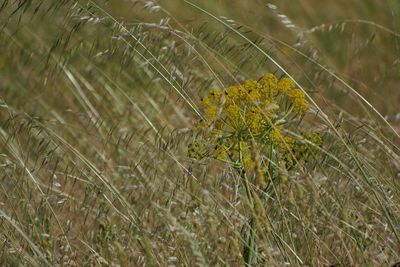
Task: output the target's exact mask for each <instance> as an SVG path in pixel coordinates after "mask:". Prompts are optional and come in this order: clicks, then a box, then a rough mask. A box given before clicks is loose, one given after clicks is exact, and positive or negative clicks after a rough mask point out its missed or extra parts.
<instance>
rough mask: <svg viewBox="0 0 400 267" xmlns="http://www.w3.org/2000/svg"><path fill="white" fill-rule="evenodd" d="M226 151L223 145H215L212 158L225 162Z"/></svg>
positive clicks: (226, 148)
mask: <svg viewBox="0 0 400 267" xmlns="http://www.w3.org/2000/svg"><path fill="white" fill-rule="evenodd" d="M228 150H229V149H228V147H226V146H225V145H217V147H216V148H215V150H214V157H215V158H216V159H219V160H225V159H226V158H227V157H228Z"/></svg>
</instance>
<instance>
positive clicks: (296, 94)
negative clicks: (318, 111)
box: [286, 88, 309, 114]
mask: <svg viewBox="0 0 400 267" xmlns="http://www.w3.org/2000/svg"><path fill="white" fill-rule="evenodd" d="M286 95H287V96H288V98H289V100H290V101H291V102H292V105H293V110H294V111H295V112H296V113H297V114H303V113H305V112H306V111H307V109H308V107H309V103H308V101H307V100H306V97H305V95H304V93H303V92H302V91H301V90H300V89H297V88H295V89H292V90H289V91H288V92H287V93H286Z"/></svg>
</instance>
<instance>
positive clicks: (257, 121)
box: [246, 107, 263, 135]
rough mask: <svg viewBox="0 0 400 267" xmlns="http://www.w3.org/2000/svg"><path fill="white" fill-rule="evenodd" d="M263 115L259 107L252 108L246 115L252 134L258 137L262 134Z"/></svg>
mask: <svg viewBox="0 0 400 267" xmlns="http://www.w3.org/2000/svg"><path fill="white" fill-rule="evenodd" d="M262 123H263V114H262V111H261V110H260V109H259V108H257V107H252V108H251V109H250V110H249V111H248V112H247V113H246V124H247V127H248V128H249V130H250V132H251V133H252V134H254V135H258V134H260V133H261V132H262Z"/></svg>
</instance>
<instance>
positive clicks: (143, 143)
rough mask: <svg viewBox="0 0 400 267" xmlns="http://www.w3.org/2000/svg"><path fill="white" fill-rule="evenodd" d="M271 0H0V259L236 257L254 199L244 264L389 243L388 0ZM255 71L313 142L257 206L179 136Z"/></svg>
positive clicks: (115, 262) (399, 46)
mask: <svg viewBox="0 0 400 267" xmlns="http://www.w3.org/2000/svg"><path fill="white" fill-rule="evenodd" d="M270 2H271V3H269V5H267V4H268V3H267V2H263V1H225V0H223V1H194V0H192V1H189V0H188V1H180V0H168V1H160V3H158V4H157V3H153V4H150V1H122V0H112V1H105V0H90V1H86V0H79V1H75V0H71V1H59V0H44V1H37V0H21V1H3V2H2V3H0V240H1V242H0V245H1V249H0V265H4V266H46V265H50V266H53V265H60V266H86V265H87V266H243V264H244V263H243V253H244V251H245V246H246V245H245V244H246V240H245V239H246V238H245V237H246V233H247V232H248V229H249V220H248V218H249V217H254V218H256V219H255V226H254V227H256V229H257V231H256V237H255V242H256V244H257V253H256V254H257V262H256V263H255V264H254V265H255V266H287V265H289V266H330V265H334V264H337V266H391V265H392V264H394V263H395V262H398V261H400V136H399V135H400V109H399V106H400V91H399V90H398V84H399V81H400V73H399V71H398V69H399V63H400V29H399V25H400V14H399V10H400V3H399V2H398V1H395V0H388V1H383V2H382V1H377V0H368V1H356V0H352V1H344V0H337V1H315V0H309V1H305V0H304V1H296V3H294V2H293V1H291V0H284V1H270ZM267 72H272V73H275V74H276V75H277V76H278V77H280V76H283V75H288V76H290V77H292V78H293V79H294V80H295V81H296V84H297V86H298V87H299V88H301V89H302V90H304V92H305V93H306V94H307V96H308V97H309V101H310V102H311V103H312V108H311V111H310V112H308V113H307V114H306V116H305V117H304V118H303V122H302V124H303V125H306V127H307V128H309V129H315V130H318V131H320V132H321V133H323V137H324V144H323V146H322V147H321V148H320V151H319V154H320V156H319V157H316V158H315V159H314V160H312V161H310V162H309V163H306V164H304V165H302V166H301V168H299V170H298V171H296V172H287V173H286V174H284V175H282V177H281V179H280V182H279V184H278V183H276V184H274V186H273V194H271V195H270V196H269V197H270V199H269V201H268V202H267V203H266V204H263V205H262V207H257V209H256V208H254V206H253V205H252V204H251V203H250V202H249V201H247V200H246V191H245V189H244V188H243V186H242V183H241V180H240V176H239V175H238V174H237V172H236V170H235V169H234V168H232V167H231V166H230V165H227V164H223V163H221V162H217V161H213V160H208V159H205V160H202V161H195V160H192V159H190V158H189V157H188V153H187V147H188V145H189V144H190V143H191V142H192V141H193V140H194V138H195V131H194V128H195V127H194V125H195V122H196V121H198V120H199V118H200V117H201V116H203V115H202V109H201V107H200V105H199V102H200V99H201V98H202V97H204V96H205V95H206V93H207V91H208V90H209V89H212V88H216V87H218V88H225V87H227V86H229V85H233V84H237V83H238V82H242V81H243V80H244V79H257V78H258V77H260V76H262V75H263V74H264V73H267ZM262 156H266V155H262ZM274 164H277V165H279V163H277V162H275V163H274ZM250 190H251V191H253V192H256V191H257V186H256V185H255V182H254V181H250Z"/></svg>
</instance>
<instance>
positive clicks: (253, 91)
mask: <svg viewBox="0 0 400 267" xmlns="http://www.w3.org/2000/svg"><path fill="white" fill-rule="evenodd" d="M201 106H202V108H203V111H204V120H203V121H201V122H199V123H197V128H198V130H199V139H201V140H202V141H201V142H203V143H204V145H203V146H201V145H199V143H196V142H200V141H199V140H196V142H194V143H193V144H192V145H191V147H190V153H191V154H193V155H192V157H195V158H202V157H212V158H216V159H219V160H224V161H229V162H234V163H235V162H236V163H237V162H240V164H241V166H242V168H243V169H245V170H251V169H253V170H255V169H260V166H261V165H262V164H260V162H257V161H260V160H261V159H260V157H258V158H257V159H254V158H253V155H254V154H258V155H259V154H265V153H264V152H265V150H266V148H268V150H269V151H271V148H272V151H273V154H274V155H275V158H276V159H278V160H279V159H280V160H285V161H287V163H289V161H290V164H287V165H294V163H293V162H295V161H297V160H298V159H297V158H295V157H306V156H308V155H309V154H307V153H308V151H309V148H308V147H307V146H306V145H305V144H304V142H303V143H302V142H300V141H298V140H296V139H295V138H294V137H292V136H289V135H288V134H286V131H285V129H287V128H288V127H290V125H291V124H292V122H294V121H296V120H297V119H298V118H300V115H303V114H304V113H305V112H306V111H307V110H308V108H309V102H308V101H307V100H306V98H305V94H304V93H303V92H302V91H301V90H300V89H298V88H296V85H295V83H294V82H293V81H292V80H291V79H290V78H288V77H282V78H280V79H278V78H277V77H276V76H275V75H273V74H271V73H268V74H266V75H264V76H263V77H261V78H260V79H259V80H257V81H256V80H246V81H244V82H243V83H242V84H238V85H233V86H229V87H227V88H225V89H223V90H220V89H215V90H211V91H209V92H208V94H207V96H206V97H205V98H203V99H202V100H201ZM303 136H304V138H306V139H308V140H310V141H311V142H314V141H315V143H316V144H320V143H321V142H320V140H317V139H318V138H320V137H319V135H318V133H315V134H314V133H305V134H304V135H303ZM254 144H256V146H254ZM206 146H208V147H214V150H213V151H208V152H205V151H203V150H204V149H203V147H206ZM254 147H256V149H257V150H258V152H257V153H252V149H254ZM263 151H264V152H263ZM306 152H307V153H306ZM257 166H258V167H257ZM255 171H256V170H255Z"/></svg>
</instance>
